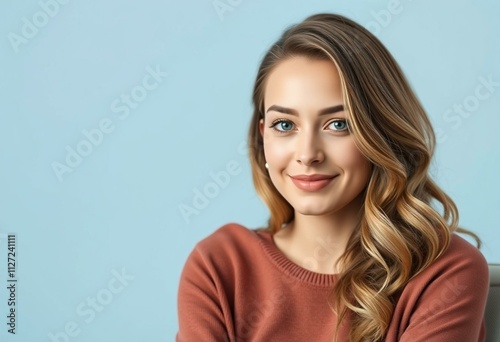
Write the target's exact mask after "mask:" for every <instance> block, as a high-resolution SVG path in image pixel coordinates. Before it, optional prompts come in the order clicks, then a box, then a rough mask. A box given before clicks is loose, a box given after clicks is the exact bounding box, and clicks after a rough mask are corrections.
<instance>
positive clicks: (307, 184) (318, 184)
mask: <svg viewBox="0 0 500 342" xmlns="http://www.w3.org/2000/svg"><path fill="white" fill-rule="evenodd" d="M334 178H335V176H334V177H331V178H327V179H319V180H300V179H295V178H293V177H292V178H291V179H292V182H293V184H295V186H296V187H297V188H299V189H300V190H304V191H318V190H321V189H323V188H324V187H325V186H327V185H328V184H330V182H331V181H332V180H333V179H334Z"/></svg>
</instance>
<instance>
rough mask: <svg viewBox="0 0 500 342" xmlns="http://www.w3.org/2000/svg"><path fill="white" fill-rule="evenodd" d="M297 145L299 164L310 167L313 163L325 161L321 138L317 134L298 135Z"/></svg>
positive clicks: (302, 133) (303, 133) (305, 133)
mask: <svg viewBox="0 0 500 342" xmlns="http://www.w3.org/2000/svg"><path fill="white" fill-rule="evenodd" d="M298 134H299V136H298V139H297V145H296V148H295V150H296V160H297V162H298V163H299V164H303V165H306V166H310V165H312V164H313V163H321V162H322V161H323V160H324V159H325V154H324V152H323V147H322V143H321V138H320V137H319V136H318V133H317V132H309V133H307V132H304V131H303V132H300V133H298Z"/></svg>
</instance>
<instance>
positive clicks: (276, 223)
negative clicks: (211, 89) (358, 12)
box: [249, 14, 434, 231]
mask: <svg viewBox="0 0 500 342" xmlns="http://www.w3.org/2000/svg"><path fill="white" fill-rule="evenodd" d="M297 57H300V58H297ZM297 60H299V61H303V64H304V65H305V64H306V63H308V62H307V61H309V63H310V65H314V64H316V65H320V64H321V63H322V64H323V65H328V64H329V65H330V69H332V70H334V71H333V72H335V71H336V72H337V75H338V81H339V82H338V84H337V88H333V87H332V92H331V94H330V99H329V100H330V101H331V102H332V103H333V104H335V103H339V104H342V105H343V109H344V111H343V112H342V113H343V117H344V118H345V119H347V122H348V125H349V131H350V134H351V135H352V140H353V142H354V143H355V144H356V146H357V148H358V150H359V151H360V152H361V153H362V154H363V155H364V156H365V157H366V158H367V159H368V160H369V161H370V162H371V164H373V169H372V171H371V181H370V185H369V187H368V191H377V193H378V196H377V197H378V200H379V201H380V203H378V205H381V206H387V208H388V209H393V208H391V206H392V204H393V201H394V199H395V198H396V197H397V196H398V195H400V194H401V192H402V191H404V190H405V183H406V182H409V183H408V184H406V185H407V186H406V190H409V191H410V192H414V191H418V190H419V189H420V187H421V184H422V182H423V181H424V180H425V178H426V176H427V168H428V165H429V161H430V158H431V155H432V151H433V148H434V133H433V131H432V128H431V126H430V123H429V120H428V118H427V116H426V114H425V112H424V111H423V109H422V107H421V106H420V104H419V102H418V100H417V99H416V97H415V95H414V93H413V92H412V90H411V88H410V86H409V85H408V82H407V81H406V79H405V77H404V75H403V73H402V72H401V70H400V68H399V66H398V65H397V63H396V62H395V61H394V59H393V57H392V56H391V55H390V53H389V52H388V51H387V50H386V49H385V47H384V46H383V45H382V44H381V43H380V42H379V40H378V39H377V38H376V37H375V36H373V35H372V34H371V33H370V32H369V31H368V30H366V29H364V28H363V27H362V26H360V25H358V24H356V23H355V22H353V21H351V20H349V19H347V18H345V17H342V16H340V15H334V14H317V15H313V16H310V17H309V18H307V19H305V20H304V21H303V22H302V23H299V24H297V25H293V26H292V27H290V28H288V29H287V30H286V31H285V32H284V33H283V35H282V36H281V38H280V39H279V40H278V41H277V42H276V43H275V44H273V45H272V47H271V48H270V49H269V51H268V52H267V53H266V55H265V56H264V59H263V60H262V63H261V65H260V67H259V70H258V74H257V78H256V82H255V86H254V92H253V102H254V113H253V117H252V120H251V125H250V131H249V146H250V159H251V165H252V172H253V178H254V183H255V185H256V189H257V192H258V193H259V195H260V196H261V197H262V198H263V200H264V201H265V202H266V204H267V205H268V207H269V208H270V209H271V220H270V226H271V229H272V230H273V231H276V230H278V229H279V227H280V226H281V225H282V224H283V223H286V222H288V221H290V220H291V219H292V218H293V210H294V209H293V207H292V205H293V204H294V203H291V201H290V200H288V199H287V198H284V196H283V195H284V194H283V193H280V191H277V189H276V188H279V183H276V182H274V183H273V180H272V179H271V177H270V176H272V171H273V170H272V167H273V164H272V162H270V161H267V162H268V163H269V165H270V167H271V169H270V170H269V171H268V170H266V169H265V166H264V165H265V163H266V156H265V151H264V147H265V146H264V143H265V142H264V137H263V135H262V133H263V132H262V130H261V128H260V127H259V123H260V122H261V120H263V122H264V123H265V124H266V127H265V129H271V128H269V126H270V124H268V123H271V120H272V119H273V118H272V116H273V115H275V114H273V113H270V112H268V113H266V110H268V109H269V107H270V106H271V105H273V104H275V103H267V102H266V96H267V97H269V96H270V93H272V92H274V93H275V92H276V91H275V90H276V89H275V88H276V86H275V85H274V84H272V85H271V87H273V89H270V87H269V79H270V75H275V76H276V74H277V72H276V71H280V70H278V69H283V70H284V72H286V70H285V68H286V64H287V63H288V64H292V63H294V61H297ZM295 64H297V65H298V63H297V62H295ZM293 67H294V66H292V67H289V68H288V69H289V70H293ZM326 68H327V67H326V66H325V69H326ZM311 70H312V69H311ZM274 83H276V82H274ZM313 86H314V84H313ZM303 88H305V85H304V86H303ZM314 95H315V96H316V95H317V94H314ZM335 96H337V97H338V98H337V99H335ZM275 98H276V97H275ZM277 105H279V103H277ZM311 108H312V107H311ZM314 108H322V107H321V105H320V104H315V106H314ZM274 113H276V112H274ZM331 117H332V118H333V117H334V115H332V116H331ZM260 125H261V124H260ZM264 131H265V130H264ZM269 137H271V136H270V135H269ZM306 139H307V138H306ZM282 140H283V139H282ZM304 144H308V142H307V141H305V140H304ZM299 147H301V148H304V149H306V148H308V146H306V145H300V146H299ZM319 169H321V168H319ZM319 169H315V168H314V167H311V168H306V167H304V165H302V167H300V166H299V164H297V168H296V169H295V170H290V171H297V173H323V172H321V170H319ZM309 171H310V172H309ZM326 171H327V172H328V171H335V170H326ZM275 181H276V180H275ZM276 185H278V186H276ZM370 189H371V190H370Z"/></svg>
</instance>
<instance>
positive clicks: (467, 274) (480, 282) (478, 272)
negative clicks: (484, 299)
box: [409, 233, 489, 288]
mask: <svg viewBox="0 0 500 342" xmlns="http://www.w3.org/2000/svg"><path fill="white" fill-rule="evenodd" d="M439 279H443V280H450V279H455V280H457V279H459V280H460V281H463V282H465V283H469V284H470V283H472V282H475V283H476V284H475V285H476V286H477V287H480V288H487V287H488V281H489V271H488V263H487V261H486V259H485V257H484V256H483V254H482V253H481V251H480V250H479V249H478V248H477V247H476V246H474V245H472V244H471V243H470V242H468V241H467V240H466V239H464V238H463V237H461V236H460V235H458V234H456V233H454V234H452V236H451V241H450V245H449V247H448V248H447V249H446V251H445V252H444V253H443V254H442V255H441V256H440V257H439V258H437V259H436V260H435V261H434V262H433V263H432V264H431V265H430V266H428V267H427V268H426V269H424V270H423V271H422V272H421V273H420V274H418V275H417V276H415V277H414V278H413V279H412V280H411V281H410V283H409V285H411V284H412V283H413V285H416V286H417V287H421V286H422V287H427V286H428V285H429V284H430V283H436V280H439ZM438 283H439V282H438Z"/></svg>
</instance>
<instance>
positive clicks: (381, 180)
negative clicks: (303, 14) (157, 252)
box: [176, 14, 488, 342]
mask: <svg viewBox="0 0 500 342" xmlns="http://www.w3.org/2000/svg"><path fill="white" fill-rule="evenodd" d="M253 103H254V113H253V117H252V119H251V122H250V130H249V137H248V138H249V147H250V149H249V151H250V161H251V167H252V172H253V181H254V184H255V187H256V190H257V192H258V194H259V196H260V197H261V198H262V199H263V201H264V202H265V203H266V204H267V206H268V207H269V210H270V213H271V216H270V219H269V225H268V227H265V228H262V229H248V228H245V227H243V226H241V225H239V224H236V223H229V224H226V225H224V226H223V227H221V228H219V229H218V230H217V231H215V232H214V233H213V234H212V235H210V236H209V237H207V238H205V239H204V240H203V241H201V242H199V243H198V244H197V245H196V247H195V248H194V250H193V251H192V253H191V254H190V256H189V258H188V260H187V262H186V264H185V266H184V269H183V272H182V276H181V280H180V286H179V297H178V313H179V332H178V334H177V337H176V339H177V341H189V342H192V341H196V342H198V341H266V342H267V341H272V342H277V341H287V342H290V341H315V342H316V341H330V342H331V341H334V340H337V341H367V342H374V341H406V342H410V341H411V342H418V341H425V342H438V341H439V342H446V341H449V342H456V341H462V342H468V341H484V339H485V330H484V308H485V303H486V297H487V293H488V268H487V264H486V261H485V259H484V257H483V256H482V254H481V253H480V252H479V251H478V249H477V248H476V247H474V246H472V245H471V244H469V243H468V242H467V241H465V240H464V239H463V238H461V237H460V236H458V235H457V234H456V232H462V233H468V234H470V235H472V236H473V237H474V238H476V239H477V236H475V235H474V234H473V233H470V232H468V231H465V230H464V229H461V228H459V227H458V226H457V224H458V212H457V208H456V206H455V204H454V203H453V201H452V200H451V199H450V198H449V197H448V196H447V195H446V194H445V193H444V192H443V191H442V190H441V189H440V188H439V187H438V186H437V185H436V184H435V183H434V182H433V181H432V180H431V179H430V177H429V174H428V167H429V163H430V161H431V157H432V154H433V149H434V143H435V137H434V132H433V130H432V127H431V125H430V122H429V119H428V117H427V115H426V113H425V111H424V109H423V108H422V106H421V104H420V103H419V101H418V99H417V97H416V96H415V94H414V93H413V91H412V89H411V88H410V86H409V84H408V81H407V80H406V79H405V77H404V75H403V73H402V71H401V69H400V68H399V66H398V65H397V63H396V62H395V60H394V59H393V57H392V56H391V54H390V53H389V52H388V51H387V50H386V49H385V48H384V46H383V45H382V44H381V43H380V42H379V40H378V39H377V38H376V37H375V36H373V35H372V34H371V33H370V32H369V31H367V30H366V29H364V28H363V27H362V26H360V25H358V24H356V23H354V22H353V21H351V20H349V19H347V18H345V17H343V16H340V15H334V14H317V15H313V16H310V17H309V18H307V19H305V20H304V21H303V22H302V23H299V24H297V25H294V26H292V27H290V28H289V29H287V30H286V31H285V32H284V34H283V35H282V37H281V38H280V39H279V40H278V41H277V42H276V43H275V44H274V45H273V46H272V47H271V48H270V50H269V51H268V52H267V54H266V55H265V56H264V59H263V61H262V63H261V65H260V68H259V70H258V74H257V78H256V82H255V87H254V92H253ZM477 241H478V244H479V240H478V239H477Z"/></svg>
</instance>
